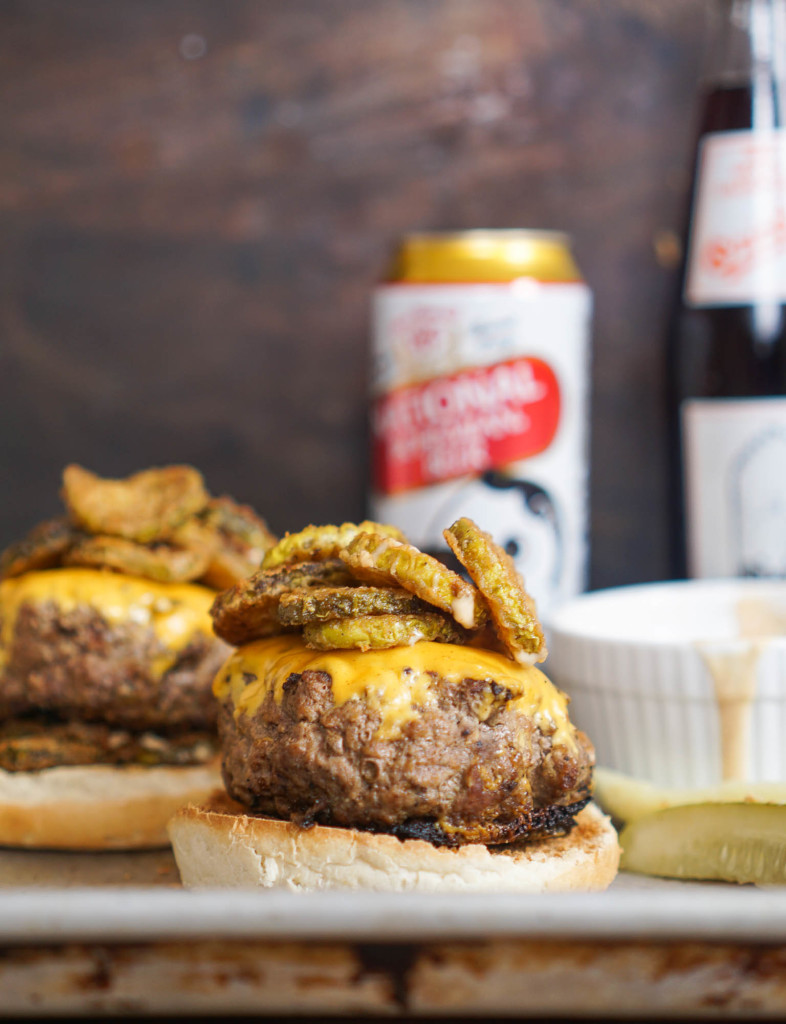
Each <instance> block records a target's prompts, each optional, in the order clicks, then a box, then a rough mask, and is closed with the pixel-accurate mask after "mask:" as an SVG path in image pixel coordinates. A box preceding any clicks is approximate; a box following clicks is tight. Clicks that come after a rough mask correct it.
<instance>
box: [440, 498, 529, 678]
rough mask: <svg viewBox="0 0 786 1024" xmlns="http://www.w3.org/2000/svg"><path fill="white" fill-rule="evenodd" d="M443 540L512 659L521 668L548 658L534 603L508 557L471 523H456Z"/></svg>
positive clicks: (468, 520)
mask: <svg viewBox="0 0 786 1024" xmlns="http://www.w3.org/2000/svg"><path fill="white" fill-rule="evenodd" d="M443 536H444V538H445V540H446V541H447V542H448V545H449V546H450V549H451V551H452V552H453V554H454V555H455V556H456V558H458V560H459V561H460V562H461V564H462V565H463V566H464V568H465V569H466V570H467V572H468V573H469V575H470V576H471V577H472V579H473V580H474V581H475V583H476V584H477V587H478V590H480V592H481V594H483V596H484V597H485V599H486V601H487V602H488V607H489V611H490V612H491V618H492V620H493V622H494V625H495V627H496V630H497V633H498V634H499V637H500V639H501V640H502V642H503V643H504V644H505V647H506V648H507V650H508V652H509V653H510V655H511V657H512V658H514V659H515V660H516V661H518V662H520V663H521V664H523V665H531V664H532V663H533V662H536V661H543V660H544V659H545V658H546V656H547V655H548V651H547V649H546V641H545V638H544V636H543V630H542V628H541V625H540V622H538V617H537V613H536V611H535V602H534V601H533V600H532V598H531V597H530V596H529V594H528V593H527V591H526V590H525V588H524V581H523V580H522V578H521V576H520V575H519V573H518V571H517V569H516V566H515V565H514V563H513V559H512V558H511V557H510V555H509V554H508V553H507V551H505V550H504V549H503V548H501V547H500V546H499V545H498V544H495V543H494V540H493V539H492V537H491V535H490V534H488V533H484V531H483V530H481V529H480V528H479V527H478V526H477V525H476V524H475V523H473V521H472V520H471V519H467V518H462V519H458V520H457V521H456V522H455V523H454V524H453V525H452V526H450V527H448V529H447V530H444V531H443Z"/></svg>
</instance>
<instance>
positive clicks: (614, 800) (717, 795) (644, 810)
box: [592, 767, 786, 824]
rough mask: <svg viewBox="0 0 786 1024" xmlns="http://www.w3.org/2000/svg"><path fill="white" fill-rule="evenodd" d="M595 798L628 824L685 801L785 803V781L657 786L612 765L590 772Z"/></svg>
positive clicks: (694, 802) (689, 802)
mask: <svg viewBox="0 0 786 1024" xmlns="http://www.w3.org/2000/svg"><path fill="white" fill-rule="evenodd" d="M592 778H593V782H594V786H595V800H596V801H597V803H599V804H600V806H601V807H602V808H603V810H604V811H605V812H606V813H607V814H610V815H611V816H612V818H614V819H615V821H624V822H625V823H626V824H630V822H632V821H637V820H638V819H639V818H643V817H644V816H645V815H647V814H653V813H654V812H655V811H665V810H666V808H668V807H683V806H685V805H686V804H718V803H722V804H736V803H758V804H786V782H732V781H727V782H718V783H716V784H715V785H714V786H700V787H695V788H694V787H680V786H659V785H657V784H656V783H654V782H648V781H647V780H646V779H635V778H632V777H631V776H630V775H625V774H624V773H623V772H617V771H614V770H613V769H611V768H601V767H596V768H595V771H594V772H593V776H592Z"/></svg>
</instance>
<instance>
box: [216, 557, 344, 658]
mask: <svg viewBox="0 0 786 1024" xmlns="http://www.w3.org/2000/svg"><path fill="white" fill-rule="evenodd" d="M351 583H352V577H351V576H350V574H349V573H348V571H347V568H346V566H345V565H344V564H343V563H342V562H339V561H338V560H331V561H326V562H301V563H299V564H297V565H290V566H284V567H279V568H277V569H260V570H259V571H258V572H255V573H253V575H251V576H248V577H246V578H245V579H243V580H241V581H240V583H237V584H236V585H235V586H234V587H231V588H230V589H229V590H225V591H224V592H223V593H222V594H219V595H218V597H217V598H216V599H215V601H214V602H213V606H212V608H211V609H210V615H211V617H212V619H213V631H214V632H215V633H216V635H217V636H220V637H221V639H222V640H226V642H227V643H230V644H234V645H235V646H237V647H239V646H240V645H241V644H247V643H250V642H251V641H252V640H261V639H262V638H263V637H266V636H275V634H276V633H283V632H286V630H287V629H288V627H287V626H284V625H283V623H281V622H280V621H279V619H278V604H279V601H280V599H281V596H282V594H285V593H287V592H288V591H290V590H295V589H298V588H305V587H326V586H331V585H333V586H337V587H344V586H347V585H349V584H351Z"/></svg>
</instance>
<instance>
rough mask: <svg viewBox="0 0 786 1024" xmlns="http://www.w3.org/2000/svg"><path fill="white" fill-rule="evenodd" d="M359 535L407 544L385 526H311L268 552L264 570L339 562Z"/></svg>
mask: <svg viewBox="0 0 786 1024" xmlns="http://www.w3.org/2000/svg"><path fill="white" fill-rule="evenodd" d="M359 533H376V534H379V535H381V536H383V537H394V538H395V539H396V540H400V541H403V540H404V539H405V538H404V534H403V533H402V532H401V530H399V529H398V528H397V527H395V526H387V525H385V524H383V523H372V522H371V521H370V520H364V522H362V523H342V524H341V526H307V527H306V528H305V529H304V530H301V531H300V532H299V533H288V534H287V535H286V536H285V537H282V538H281V540H280V541H279V542H278V544H276V545H275V547H272V548H270V550H269V551H267V552H265V558H264V560H263V562H262V568H263V569H272V568H274V567H275V566H277V565H284V564H286V563H288V562H320V561H323V560H324V559H327V558H337V557H338V553H339V551H341V549H342V548H345V547H346V546H347V545H348V544H349V542H350V541H351V540H352V538H353V537H356V536H357V535H358V534H359Z"/></svg>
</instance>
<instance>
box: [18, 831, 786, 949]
mask: <svg viewBox="0 0 786 1024" xmlns="http://www.w3.org/2000/svg"><path fill="white" fill-rule="evenodd" d="M196 936H204V937H211V938H226V939H237V938H244V937H248V938H250V937H254V938H259V939H267V938H292V939H309V940H318V939H335V940H342V939H344V940H355V939H357V940H363V941H377V942H392V941H408V940H418V941H425V940H427V939H428V940H437V939H445V938H450V939H469V938H473V937H478V936H482V937H484V938H493V937H499V938H502V937H506V938H510V937H517V936H518V937H526V938H532V937H534V936H543V937H544V938H545V937H556V936H569V937H571V938H574V939H588V938H598V939H604V940H619V939H626V938H640V937H642V936H646V937H647V938H649V939H653V940H655V939H660V940H663V939H686V940H687V939H704V940H707V939H711V940H713V941H724V940H727V939H728V940H736V941H753V942H786V888H768V889H758V888H755V887H752V886H732V885H717V884H700V883H684V882H673V881H664V880H658V879H649V878H642V877H638V876H633V875H626V874H621V875H620V876H619V877H618V879H617V880H616V881H615V883H614V885H613V886H612V887H611V888H610V889H609V890H608V891H607V892H605V893H566V894H549V895H543V896H537V895H536V896H527V895H523V896H522V895H492V896H489V895H470V894H467V895H461V894H444V895H443V894H439V895H436V894H419V893H374V892H337V891H333V892H311V893H303V892H288V891H280V890H252V891H249V890H242V891H238V890H227V889H222V890H200V891H194V892H188V891H186V890H184V889H182V888H181V887H180V885H179V880H178V874H177V868H176V866H175V863H174V859H173V857H172V855H171V853H170V852H168V851H158V852H153V853H144V854H58V853H24V852H17V851H3V852H0V943H3V944H10V943H19V942H24V943H29V942H50V943H51V942H64V941H93V940H101V941H109V942H112V941H117V942H123V941H142V940H144V941H167V940H175V939H183V938H194V937H196Z"/></svg>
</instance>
